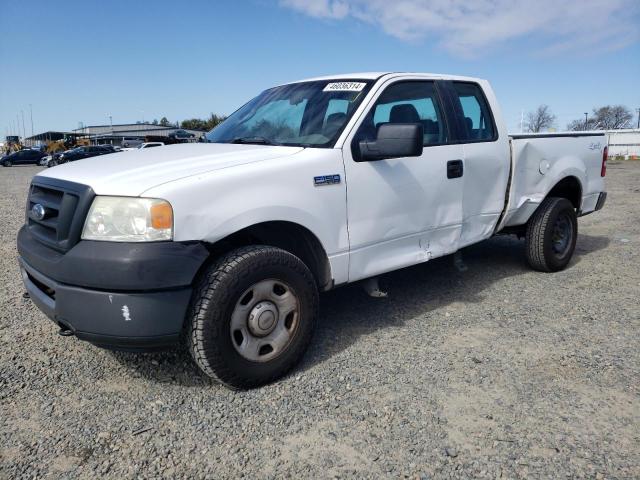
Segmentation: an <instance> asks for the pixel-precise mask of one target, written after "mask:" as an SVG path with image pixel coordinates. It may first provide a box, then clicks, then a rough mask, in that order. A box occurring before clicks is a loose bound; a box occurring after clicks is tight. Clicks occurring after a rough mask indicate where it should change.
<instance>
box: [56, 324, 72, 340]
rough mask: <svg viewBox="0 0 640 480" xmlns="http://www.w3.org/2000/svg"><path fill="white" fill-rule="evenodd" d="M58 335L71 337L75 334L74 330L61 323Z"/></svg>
mask: <svg viewBox="0 0 640 480" xmlns="http://www.w3.org/2000/svg"><path fill="white" fill-rule="evenodd" d="M58 335H60V336H61V337H71V336H73V330H71V329H70V328H67V327H65V326H64V325H60V330H58Z"/></svg>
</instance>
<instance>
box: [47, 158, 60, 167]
mask: <svg viewBox="0 0 640 480" xmlns="http://www.w3.org/2000/svg"><path fill="white" fill-rule="evenodd" d="M56 165H58V161H57V160H51V161H50V162H49V163H47V168H51V167H55V166H56Z"/></svg>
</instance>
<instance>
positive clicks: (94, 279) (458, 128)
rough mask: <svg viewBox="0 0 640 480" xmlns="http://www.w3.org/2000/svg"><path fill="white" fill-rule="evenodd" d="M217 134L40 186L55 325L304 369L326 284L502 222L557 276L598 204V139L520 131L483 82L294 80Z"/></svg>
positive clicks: (503, 230)
mask: <svg viewBox="0 0 640 480" xmlns="http://www.w3.org/2000/svg"><path fill="white" fill-rule="evenodd" d="M207 140H208V142H209V143H191V144H188V145H183V146H182V147H181V148H161V149H158V150H154V151H153V152H145V151H144V149H143V150H140V151H136V152H131V153H129V154H126V155H114V156H113V158H112V159H111V160H110V161H109V162H91V161H89V162H91V164H90V165H87V164H86V163H85V162H81V163H80V164H77V165H69V166H67V168H64V169H54V170H47V171H44V172H40V173H39V174H38V175H36V176H35V177H34V178H33V181H32V185H31V190H30V193H29V198H28V203H27V211H28V212H29V214H28V218H27V222H26V224H25V225H24V226H23V227H22V228H21V229H20V232H19V234H18V241H17V243H18V252H19V255H20V264H21V269H22V276H23V279H24V283H25V287H26V289H27V291H28V292H29V294H30V297H31V299H32V300H33V302H34V303H35V304H36V305H37V306H38V307H39V308H40V309H41V310H42V311H43V312H45V313H46V314H47V315H48V316H49V318H51V319H52V320H53V321H54V322H55V323H56V324H58V325H59V327H60V328H61V332H62V334H64V335H75V336H76V337H77V338H79V339H82V340H87V341H89V342H92V343H94V344H97V345H100V346H103V347H108V348H115V349H153V348H158V347H164V346H170V345H175V344H177V343H178V341H179V339H180V338H185V339H186V342H187V344H188V346H189V349H190V351H191V354H192V356H193V358H194V360H195V362H196V363H197V364H198V366H199V367H200V368H201V369H202V371H203V372H204V373H205V374H207V375H209V376H211V377H213V378H215V379H217V380H218V381H220V382H222V383H224V384H226V385H229V386H232V387H234V388H248V387H253V386H256V385H260V384H263V383H266V382H271V381H273V380H275V379H277V378H279V377H280V376H282V375H283V374H284V373H285V372H287V371H288V370H289V369H290V368H292V367H293V366H294V365H295V364H296V363H297V362H298V361H299V359H300V358H301V356H302V355H303V353H304V351H305V349H306V348H307V345H308V344H309V342H310V341H311V337H312V332H313V329H314V325H315V323H316V320H317V318H318V304H319V296H318V294H319V292H322V291H326V290H330V289H332V288H335V287H337V286H340V285H344V284H347V283H352V282H357V281H360V280H365V279H368V280H367V282H366V285H368V286H369V291H370V293H372V294H380V292H379V290H377V289H376V288H374V287H375V284H376V281H375V278H376V276H378V275H381V274H383V273H385V272H389V271H392V270H396V269H400V268H404V267H407V266H410V265H415V264H419V263H423V262H428V261H429V260H431V259H433V258H437V257H441V256H444V255H448V254H451V253H454V252H456V251H457V250H458V249H460V248H462V247H465V246H467V245H471V244H474V243H477V242H480V241H482V240H485V239H487V238H489V237H491V236H493V235H496V234H499V233H500V234H515V235H517V236H519V237H524V239H525V242H524V254H525V255H524V256H525V257H526V259H527V261H528V263H529V265H530V266H531V267H532V268H533V269H535V270H540V271H543V272H555V271H558V270H562V269H564V268H565V267H566V266H567V265H568V263H569V261H570V260H571V257H572V255H573V252H574V248H575V244H576V238H577V235H578V224H577V219H578V217H580V216H582V215H587V214H590V213H592V212H595V211H596V210H599V209H601V208H602V207H603V205H604V203H605V200H606V192H605V183H604V177H605V173H606V159H607V138H606V136H605V135H604V134H603V133H588V132H583V133H580V132H572V133H560V134H542V135H532V134H528V135H512V136H510V135H509V134H508V133H507V127H506V124H505V122H504V121H503V118H502V115H501V113H500V108H499V106H498V102H497V100H496V97H495V95H494V93H493V90H492V89H491V87H490V85H489V83H488V82H487V81H484V80H479V79H475V78H468V77H457V76H449V75H429V74H405V73H387V74H359V75H353V76H348V77H345V76H336V77H324V78H320V79H312V80H308V81H304V82H298V83H291V84H285V85H281V86H278V87H275V88H271V89H269V90H267V91H265V92H263V93H262V94H260V95H258V96H257V97H256V98H254V99H253V100H251V101H249V102H248V103H247V104H246V105H244V106H243V107H241V108H240V109H239V110H237V111H236V112H235V113H234V114H232V115H231V116H230V117H229V118H227V119H226V120H225V121H224V122H223V123H222V124H220V125H218V126H217V127H216V128H215V129H214V130H212V131H211V132H209V133H208V134H207ZM87 163H88V162H87ZM71 199H75V200H74V201H72V200H71ZM45 200H46V202H45ZM62 219H64V222H63V221H62ZM96 272H99V274H98V273H96ZM424 294H425V295H429V292H425V293H424ZM425 368H428V366H427V367H425Z"/></svg>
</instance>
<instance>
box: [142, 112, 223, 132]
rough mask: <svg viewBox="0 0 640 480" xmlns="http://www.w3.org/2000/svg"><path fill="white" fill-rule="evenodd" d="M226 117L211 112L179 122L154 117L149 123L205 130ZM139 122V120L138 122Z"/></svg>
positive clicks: (216, 124)
mask: <svg viewBox="0 0 640 480" xmlns="http://www.w3.org/2000/svg"><path fill="white" fill-rule="evenodd" d="M226 118H227V117H226V116H225V115H216V114H215V113H212V114H211V115H209V117H208V118H204V119H203V118H189V119H187V120H183V121H181V122H170V121H169V119H168V118H167V117H162V118H161V119H160V120H158V119H157V118H154V119H153V121H152V122H151V125H160V126H161V127H176V128H185V129H187V130H205V131H209V130H211V129H212V128H214V127H216V126H218V124H220V123H222V122H223V121H224V120H225V119H226ZM138 123H141V122H138Z"/></svg>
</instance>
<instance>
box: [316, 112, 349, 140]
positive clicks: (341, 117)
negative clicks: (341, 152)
mask: <svg viewBox="0 0 640 480" xmlns="http://www.w3.org/2000/svg"><path fill="white" fill-rule="evenodd" d="M346 119H347V114H346V113H342V112H337V113H332V114H331V115H329V116H328V117H327V120H326V121H325V124H324V128H323V129H322V134H323V135H324V136H325V137H327V138H331V137H333V136H334V135H335V133H336V132H337V131H338V130H339V129H340V127H342V125H344V122H345V120H346Z"/></svg>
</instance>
